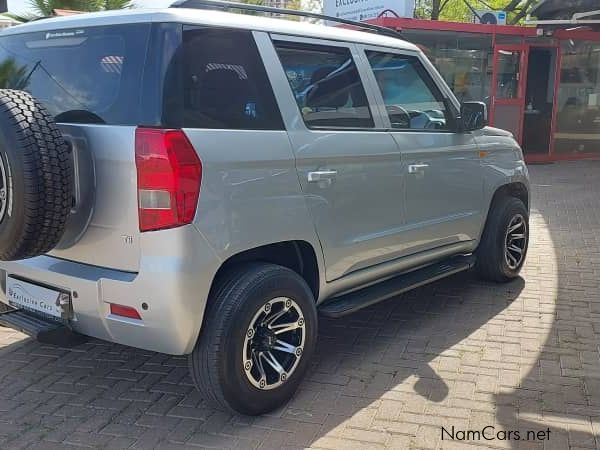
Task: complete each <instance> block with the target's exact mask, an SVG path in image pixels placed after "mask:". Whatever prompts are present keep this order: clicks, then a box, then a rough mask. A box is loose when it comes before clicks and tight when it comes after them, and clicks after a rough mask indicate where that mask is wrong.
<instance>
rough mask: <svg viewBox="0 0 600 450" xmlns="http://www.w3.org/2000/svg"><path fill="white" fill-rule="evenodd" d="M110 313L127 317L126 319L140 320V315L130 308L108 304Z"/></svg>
mask: <svg viewBox="0 0 600 450" xmlns="http://www.w3.org/2000/svg"><path fill="white" fill-rule="evenodd" d="M110 313H111V314H113V315H115V316H121V317H127V318H128V319H136V320H142V317H141V316H140V313H139V312H137V310H136V309H135V308H132V307H130V306H123V305H117V304H116V303H111V304H110Z"/></svg>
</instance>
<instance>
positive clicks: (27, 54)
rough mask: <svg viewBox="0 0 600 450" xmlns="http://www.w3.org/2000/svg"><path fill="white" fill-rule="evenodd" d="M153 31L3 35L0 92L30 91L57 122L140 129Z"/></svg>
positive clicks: (128, 28)
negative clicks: (0, 89)
mask: <svg viewBox="0 0 600 450" xmlns="http://www.w3.org/2000/svg"><path fill="white" fill-rule="evenodd" d="M150 27H151V25H150V24H129V25H114V26H106V27H91V28H79V29H70V30H59V31H46V32H38V33H26V34H17V35H7V36H3V37H1V38H0V87H3V88H13V89H23V90H26V91H28V92H30V93H31V94H32V95H33V96H34V97H36V98H37V99H38V100H40V101H41V102H42V103H43V104H44V105H45V106H46V107H47V108H48V110H49V111H50V113H51V114H53V115H54V116H55V119H56V120H57V121H58V122H76V123H97V124H111V125H113V124H114V125H136V124H138V123H139V121H140V79H141V78H142V76H143V70H144V62H145V57H146V48H147V42H148V36H149V32H150Z"/></svg>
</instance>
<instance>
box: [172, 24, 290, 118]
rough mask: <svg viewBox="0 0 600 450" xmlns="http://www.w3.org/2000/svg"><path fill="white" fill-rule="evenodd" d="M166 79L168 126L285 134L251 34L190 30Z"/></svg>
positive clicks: (215, 29)
mask: <svg viewBox="0 0 600 450" xmlns="http://www.w3.org/2000/svg"><path fill="white" fill-rule="evenodd" d="M165 80H166V88H165V91H164V95H163V99H164V103H163V113H164V114H163V118H162V120H163V124H165V125H166V126H171V127H186V128H213V129H230V130H281V129H283V121H282V118H281V114H280V112H279V108H278V106H277V103H276V101H275V96H274V94H273V90H272V88H271V84H270V82H269V79H268V77H267V73H266V70H265V68H264V66H263V63H262V59H261V57H260V54H259V53H258V49H257V47H256V43H255V42H254V37H253V36H252V33H251V32H250V31H245V30H228V29H222V28H208V27H192V26H189V27H188V26H185V27H184V28H183V33H182V44H181V46H180V47H179V48H178V49H177V50H176V51H175V52H174V55H173V57H172V59H171V61H170V63H169V65H168V68H167V70H166V74H165Z"/></svg>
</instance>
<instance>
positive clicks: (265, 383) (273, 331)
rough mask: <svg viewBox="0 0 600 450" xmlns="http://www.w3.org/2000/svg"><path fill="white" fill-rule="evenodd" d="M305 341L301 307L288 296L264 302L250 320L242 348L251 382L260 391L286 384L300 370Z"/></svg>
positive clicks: (246, 372) (304, 325) (247, 374)
mask: <svg viewBox="0 0 600 450" xmlns="http://www.w3.org/2000/svg"><path fill="white" fill-rule="evenodd" d="M305 339H306V322H305V319H304V315H303V314H302V310H301V308H300V306H299V305H298V304H297V303H296V302H295V301H294V300H292V299H290V298H287V297H278V298H274V299H272V300H270V301H268V302H267V303H265V304H264V305H263V306H262V307H261V308H260V309H259V310H258V311H257V312H256V314H255V315H254V317H253V318H252V320H251V321H250V326H249V327H248V329H247V331H246V337H245V340H244V347H243V355H242V358H243V361H242V362H243V367H244V372H245V374H246V377H247V378H248V381H250V383H251V384H252V385H253V386H254V387H256V388H258V389H261V390H269V389H275V388H277V387H279V386H281V385H282V384H283V383H285V382H286V381H287V380H288V379H289V377H290V376H291V375H292V374H293V373H294V371H295V370H296V368H297V367H298V363H299V362H300V359H301V358H302V352H303V350H304V342H305Z"/></svg>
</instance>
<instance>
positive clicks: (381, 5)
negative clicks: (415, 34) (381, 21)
mask: <svg viewBox="0 0 600 450" xmlns="http://www.w3.org/2000/svg"><path fill="white" fill-rule="evenodd" d="M414 10H415V0H324V1H323V14H326V15H328V16H333V17H339V18H340V19H347V20H355V21H357V22H362V21H364V20H370V19H376V18H377V17H378V16H379V15H380V14H381V13H383V12H384V11H391V12H392V13H396V15H398V16H399V17H413V14H414ZM393 15H394V14H390V16H393Z"/></svg>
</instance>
